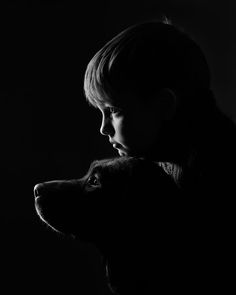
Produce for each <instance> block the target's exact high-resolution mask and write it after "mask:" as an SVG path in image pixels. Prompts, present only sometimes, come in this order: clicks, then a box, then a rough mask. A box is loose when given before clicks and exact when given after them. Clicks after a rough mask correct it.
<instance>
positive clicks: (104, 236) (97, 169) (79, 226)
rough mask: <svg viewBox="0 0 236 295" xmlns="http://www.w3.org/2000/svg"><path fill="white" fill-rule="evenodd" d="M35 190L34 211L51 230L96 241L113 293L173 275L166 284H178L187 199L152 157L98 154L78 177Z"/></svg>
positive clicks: (143, 288) (136, 290) (139, 289)
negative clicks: (100, 156)
mask: <svg viewBox="0 0 236 295" xmlns="http://www.w3.org/2000/svg"><path fill="white" fill-rule="evenodd" d="M34 195H35V208H36V212H37V214H38V215H39V217H40V218H41V220H42V221H43V222H44V223H46V224H47V225H48V226H49V227H50V228H52V229H53V230H55V231H57V232H59V233H62V234H65V235H72V236H73V237H76V238H78V239H80V240H82V241H86V242H90V243H93V244H95V245H96V247H97V248H98V249H99V250H100V252H101V255H102V257H103V261H104V267H105V269H106V275H107V279H108V282H107V283H108V285H109V288H110V289H111V291H112V292H114V293H115V294H121V295H125V294H129V295H130V294H135V295H137V294H147V292H153V288H157V287H156V284H159V286H160V285H161V284H162V285H163V286H164V285H165V288H166V286H168V283H167V280H169V279H170V277H171V276H172V274H173V273H175V275H173V276H172V284H174V280H175V281H176V282H179V278H180V276H178V275H177V274H179V275H180V273H181V270H180V268H181V267H180V265H183V256H181V253H183V252H185V253H187V252H188V251H189V250H187V249H189V240H188V242H187V243H186V239H184V238H183V237H184V236H186V232H187V230H186V228H185V230H183V228H184V226H183V224H184V223H185V224H186V214H185V213H186V210H185V209H184V208H185V207H184V203H186V199H185V200H184V199H183V198H182V197H181V195H180V192H179V188H178V186H177V185H176V183H175V182H174V180H173V179H172V178H171V177H170V176H169V175H167V174H166V172H165V171H164V170H163V169H162V167H160V165H158V164H157V163H154V162H151V161H148V160H144V159H140V158H134V157H125V156H124V157H118V158H111V159H103V160H97V161H94V162H93V163H92V164H91V165H90V168H89V169H88V172H87V173H86V175H85V176H83V177H82V178H79V179H70V180H53V181H47V182H44V183H39V184H37V185H36V186H35V187H34ZM187 224H188V222H187ZM185 227H186V226H185ZM184 241H185V242H184ZM180 257H181V260H182V261H181V263H180V261H177V260H179V259H180ZM177 266H178V267H177ZM176 268H177V269H176ZM177 277H178V279H177ZM150 281H151V282H152V283H154V286H153V285H152V284H150ZM164 281H165V282H166V283H164ZM158 282H159V283H158ZM149 285H150V286H151V287H148V286H149ZM148 288H151V289H150V290H149V289H148ZM158 288H159V287H158ZM148 290H149V291H148Z"/></svg>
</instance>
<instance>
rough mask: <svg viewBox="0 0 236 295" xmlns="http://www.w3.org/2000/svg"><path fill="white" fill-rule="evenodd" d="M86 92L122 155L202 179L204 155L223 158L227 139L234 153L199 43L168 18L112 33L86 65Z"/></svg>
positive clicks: (230, 131)
mask: <svg viewBox="0 0 236 295" xmlns="http://www.w3.org/2000/svg"><path fill="white" fill-rule="evenodd" d="M84 90H85V96H86V98H87V100H88V101H89V103H90V104H92V105H93V106H95V107H97V108H98V109H99V110H100V111H101V113H102V125H101V129H100V132H101V134H102V135H105V136H107V137H108V139H109V142H110V143H111V144H112V145H113V147H114V148H115V149H117V151H118V153H119V155H120V156H122V155H129V156H141V157H148V158H151V159H153V160H154V161H158V162H161V163H163V162H164V163H169V165H164V166H165V167H166V168H167V167H169V170H170V173H174V172H177V171H179V170H181V171H182V172H183V173H182V175H184V174H185V171H187V172H186V173H190V172H193V173H194V174H195V177H200V174H202V173H203V172H204V170H205V168H206V167H204V165H205V164H206V165H207V163H206V162H205V160H207V162H209V163H211V161H213V162H215V161H216V160H217V165H219V164H223V163H221V161H220V159H221V158H222V157H225V156H226V155H225V153H224V148H223V150H222V143H224V145H226V144H227V142H228V147H227V154H228V153H231V152H232V154H233V155H234V154H235V149H234V147H235V145H233V144H234V138H235V134H236V132H235V126H234V124H233V123H232V122H231V121H230V120H229V119H228V118H226V116H225V115H224V114H222V112H221V111H220V110H219V109H218V107H217V106H216V102H215V99H214V97H213V93H212V91H211V89H210V72H209V68H208V65H207V62H206V60H205V57H204V55H203V53H202V51H201V49H200V48H199V46H198V45H197V44H196V43H195V42H194V41H193V40H192V39H190V38H189V37H188V36H187V35H186V34H185V33H184V32H182V31H180V30H179V29H177V28H176V27H174V26H173V25H171V24H170V23H169V22H168V21H163V22H158V21H153V22H146V23H141V24H138V25H134V26H132V27H130V28H128V29H126V30H124V31H123V32H121V33H120V34H118V35H117V36H115V37H114V38H113V39H112V40H111V41H109V42H108V43H107V44H106V45H105V46H104V47H103V48H102V49H101V50H100V51H99V52H98V53H97V54H96V55H95V56H94V57H93V58H92V60H91V61H90V63H89V64H88V67H87V70H86V73H85V80H84ZM218 151H220V152H218ZM216 154H217V156H216ZM230 159H231V161H234V160H235V156H234V157H232V156H230ZM219 162H220V163H219ZM232 163H235V162H232ZM202 164H204V165H203V166H201V168H200V167H197V166H200V165H202ZM225 164H226V163H225ZM228 164H229V163H228ZM228 164H227V165H228ZM211 165H212V163H211V164H210V167H211ZM207 169H208V168H207ZM218 172H219V171H218ZM174 174H175V173H174ZM173 176H176V177H177V175H173Z"/></svg>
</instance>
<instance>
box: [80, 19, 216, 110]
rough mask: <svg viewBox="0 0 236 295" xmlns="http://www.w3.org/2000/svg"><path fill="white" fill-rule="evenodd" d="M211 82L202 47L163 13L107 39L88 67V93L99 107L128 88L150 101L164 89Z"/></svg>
mask: <svg viewBox="0 0 236 295" xmlns="http://www.w3.org/2000/svg"><path fill="white" fill-rule="evenodd" d="M209 85H210V73H209V68H208V65H207V62H206V59H205V56H204V54H203V52H202V51H201V49H200V47H199V46H198V45H197V44H196V43H195V42H194V41H193V40H192V39H191V38H190V37H189V36H188V35H187V34H186V33H185V32H183V31H182V30H180V29H179V28H177V27H176V26H174V25H172V24H171V21H170V20H169V19H167V18H166V17H163V18H162V20H152V21H148V22H143V23H139V24H135V25H133V26H130V27H128V28H127V29H125V30H123V31H122V32H121V33H119V34H118V35H116V36H115V37H114V38H113V39H111V40H110V41H109V42H107V43H106V44H105V46H104V47H102V48H101V49H100V50H99V51H98V52H97V53H96V54H95V55H94V57H93V58H92V59H91V61H90V62H89V64H88V66H87V69H86V72H85V77H84V94H85V97H86V99H87V100H88V102H89V103H90V104H91V105H93V106H95V107H97V105H98V104H102V103H104V102H110V101H112V100H113V99H114V100H116V97H117V96H119V94H121V93H122V92H125V91H131V92H132V93H134V94H136V95H137V96H139V97H145V99H147V98H148V96H150V95H151V94H152V93H154V92H156V91H158V90H161V89H162V88H171V89H172V90H175V91H177V92H179V93H181V92H185V91H186V89H209ZM120 96H121V95H120Z"/></svg>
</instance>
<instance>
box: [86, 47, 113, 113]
mask: <svg viewBox="0 0 236 295" xmlns="http://www.w3.org/2000/svg"><path fill="white" fill-rule="evenodd" d="M105 56H106V58H105ZM107 63H108V61H107V52H106V50H105V47H104V48H102V49H101V50H99V51H98V52H97V53H96V54H95V56H94V57H93V58H92V59H91V61H90V62H89V64H88V66H87V69H86V72H85V76H84V94H85V97H86V99H87V101H88V103H89V104H90V105H92V106H94V107H96V108H97V107H98V105H99V104H104V103H106V102H111V95H112V94H111V92H112V91H111V88H112V87H111V85H110V83H109V82H108V81H109V79H108V76H107V74H106V72H107V69H106V68H107V67H109V65H108V64H107Z"/></svg>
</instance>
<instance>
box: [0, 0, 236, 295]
mask: <svg viewBox="0 0 236 295" xmlns="http://www.w3.org/2000/svg"><path fill="white" fill-rule="evenodd" d="M235 6H236V4H235V1H213V0H210V1H203V0H202V1H201V0H185V1H184V0H180V1H175V0H172V1H167V0H162V1H155V0H145V1H144V0H142V1H134V0H131V1H127V0H119V1H83V2H82V1H77V4H74V2H71V1H1V4H0V48H1V50H0V52H1V53H0V54H1V55H0V57H1V58H0V110H1V127H2V128H1V133H0V136H1V148H2V153H1V156H2V157H1V167H2V169H1V170H2V177H1V180H2V184H1V200H0V202H1V203H0V204H1V207H0V217H1V224H2V232H1V245H3V250H2V251H1V255H2V258H3V260H2V261H4V263H3V264H2V267H3V269H4V270H3V272H4V273H5V274H6V275H5V276H4V277H3V278H2V280H3V282H5V284H6V286H7V288H9V290H10V289H11V288H13V289H14V290H15V289H16V290H21V289H22V291H24V292H26V293H27V292H28V293H32V287H31V285H30V284H29V283H30V282H33V283H34V287H33V291H36V290H41V291H44V290H46V289H50V291H52V292H56V291H57V290H62V289H63V288H65V289H67V291H66V292H67V293H68V294H70V292H71V293H72V292H73V290H75V291H76V292H82V294H96V293H99V292H101V291H98V290H101V288H102V283H101V265H100V260H99V259H100V258H99V255H98V252H97V250H96V248H95V247H93V246H91V245H87V244H84V243H80V242H74V243H72V242H70V241H68V240H63V239H62V238H61V237H59V236H58V235H56V234H54V233H53V232H51V231H50V230H48V229H46V228H45V226H44V225H42V224H41V222H40V221H39V218H38V217H37V216H36V213H35V210H34V199H33V186H34V185H35V184H36V183H38V182H41V181H46V180H51V179H64V178H76V177H80V176H82V175H83V174H84V173H85V171H86V169H87V168H88V166H89V164H90V162H91V161H92V160H94V159H98V158H104V157H109V156H113V155H115V153H114V152H113V151H112V148H111V147H110V145H109V142H108V140H106V139H105V138H103V137H102V136H101V135H100V134H99V126H100V114H99V113H98V112H97V111H96V110H94V109H92V108H91V107H89V106H88V104H87V103H86V101H85V98H84V95H83V75H84V72H85V69H86V65H87V63H88V62H89V60H90V58H91V57H92V56H93V54H95V52H96V51H97V50H98V49H100V47H101V46H102V45H104V43H105V42H106V41H108V40H109V39H110V38H111V37H113V36H114V35H115V34H116V33H118V32H120V31H121V30H122V29H124V28H126V27H127V26H129V25H131V24H133V23H135V22H139V21H144V20H149V19H155V18H156V17H159V16H160V15H162V14H166V15H167V16H168V17H170V18H171V19H172V21H173V22H174V23H176V24H177V25H180V26H182V27H184V28H185V30H186V31H187V32H188V33H189V34H191V35H192V37H193V38H194V39H195V40H196V41H197V42H198V43H199V44H200V46H201V47H202V49H203V51H204V52H205V55H206V57H207V59H208V62H209V65H210V69H211V73H212V88H213V90H214V92H215V95H216V98H217V102H218V104H219V106H220V107H221V108H222V110H223V111H224V112H225V113H226V114H228V115H229V116H230V117H232V118H233V119H234V120H235V119H236V99H235V96H236V87H235V85H236V81H235V76H236V70H235V68H236V55H235V52H236V17H235V15H236V7H235ZM71 269H73V270H71Z"/></svg>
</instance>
